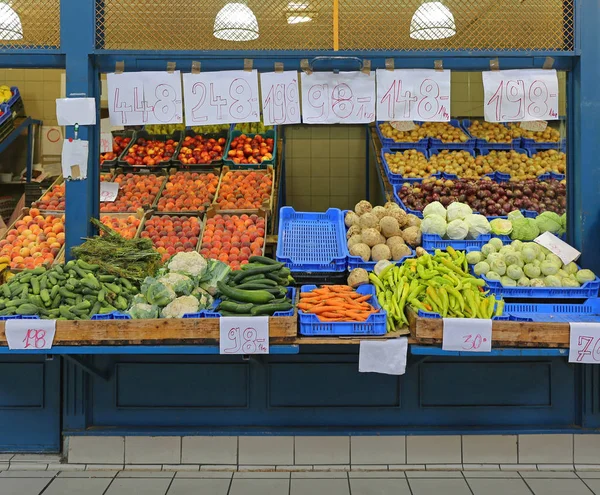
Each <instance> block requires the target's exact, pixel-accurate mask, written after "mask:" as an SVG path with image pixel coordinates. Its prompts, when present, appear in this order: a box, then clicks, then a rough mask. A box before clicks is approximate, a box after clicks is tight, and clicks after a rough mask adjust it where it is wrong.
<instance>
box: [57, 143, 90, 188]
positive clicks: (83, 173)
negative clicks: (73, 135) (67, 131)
mask: <svg viewBox="0 0 600 495" xmlns="http://www.w3.org/2000/svg"><path fill="white" fill-rule="evenodd" d="M88 153H89V143H88V142H87V141H82V140H80V139H65V140H64V141H63V149H62V157H61V165H62V173H63V177H64V178H65V179H85V178H87V166H88Z"/></svg>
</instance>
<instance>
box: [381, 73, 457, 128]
mask: <svg viewBox="0 0 600 495" xmlns="http://www.w3.org/2000/svg"><path fill="white" fill-rule="evenodd" d="M377 120H421V121H424V122H447V121H449V120H450V71H449V70H443V71H442V70H439V71H438V70H428V69H414V70H413V69H407V70H404V69H397V70H387V69H377Z"/></svg>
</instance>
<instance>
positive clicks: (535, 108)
mask: <svg viewBox="0 0 600 495" xmlns="http://www.w3.org/2000/svg"><path fill="white" fill-rule="evenodd" d="M505 98H506V101H508V102H509V103H511V104H517V107H516V113H515V115H513V116H508V115H507V114H506V111H507V109H506V108H505V106H506V105H505ZM548 98H549V92H548V87H547V86H546V84H545V83H544V82H543V81H538V80H536V81H533V83H531V85H530V86H529V88H526V86H525V82H524V81H522V80H517V81H504V80H501V81H500V84H499V85H498V89H496V92H495V93H494V94H493V95H492V97H491V98H490V99H489V100H488V101H487V103H486V105H487V106H492V105H495V115H496V121H498V122H501V121H504V120H511V121H514V120H539V119H543V118H544V117H546V116H547V115H550V116H552V117H556V111H555V110H554V109H552V108H549V106H548ZM527 103H529V104H528V105H527V108H525V105H526V104H527Z"/></svg>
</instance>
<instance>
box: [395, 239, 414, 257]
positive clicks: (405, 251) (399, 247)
mask: <svg viewBox="0 0 600 495" xmlns="http://www.w3.org/2000/svg"><path fill="white" fill-rule="evenodd" d="M392 239H397V238H396V237H392ZM390 251H391V253H392V259H393V260H394V261H398V260H401V259H402V258H404V257H405V256H410V255H411V254H412V251H411V250H410V248H409V247H408V246H407V245H406V244H400V243H396V244H393V245H392V246H390Z"/></svg>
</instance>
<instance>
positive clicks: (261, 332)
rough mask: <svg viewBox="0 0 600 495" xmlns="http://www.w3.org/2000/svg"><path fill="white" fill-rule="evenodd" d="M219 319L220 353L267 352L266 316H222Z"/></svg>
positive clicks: (267, 318)
mask: <svg viewBox="0 0 600 495" xmlns="http://www.w3.org/2000/svg"><path fill="white" fill-rule="evenodd" d="M219 321H220V335H219V352H220V353H221V354H269V317H268V316H250V317H243V316H222V317H221V318H219Z"/></svg>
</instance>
